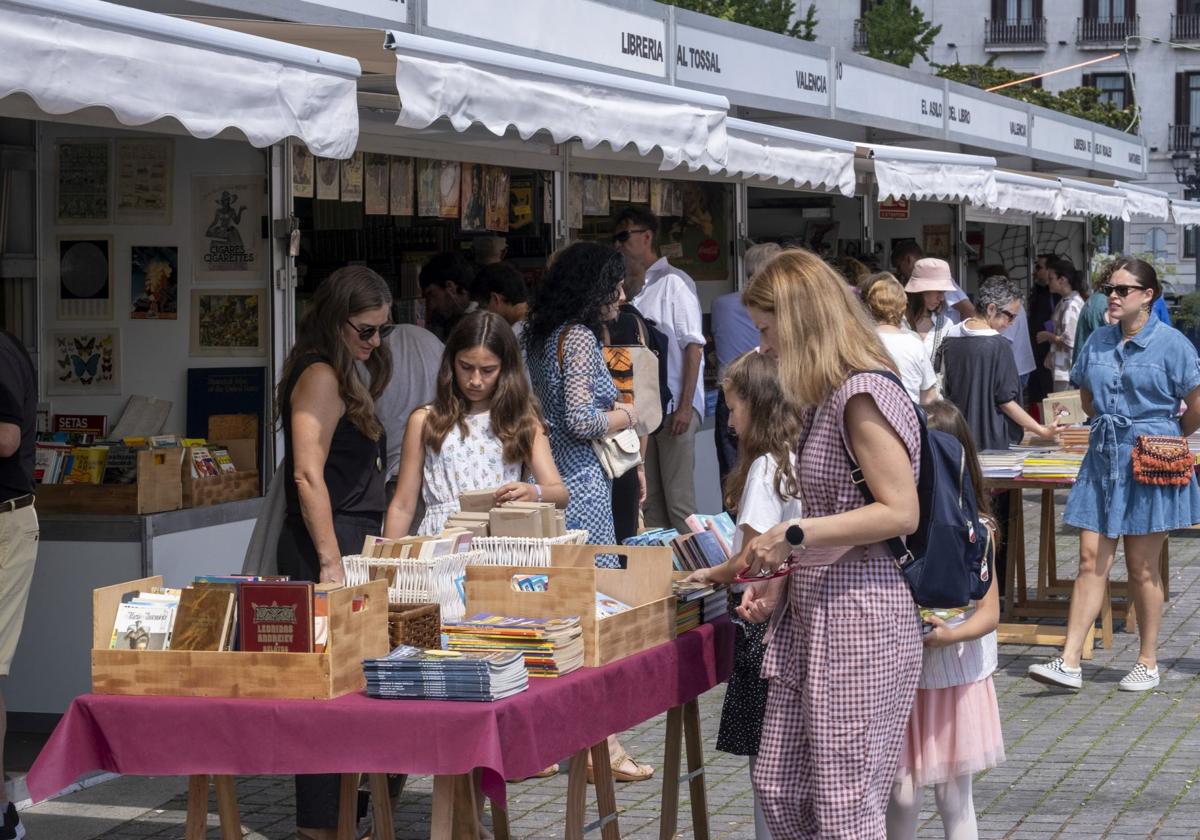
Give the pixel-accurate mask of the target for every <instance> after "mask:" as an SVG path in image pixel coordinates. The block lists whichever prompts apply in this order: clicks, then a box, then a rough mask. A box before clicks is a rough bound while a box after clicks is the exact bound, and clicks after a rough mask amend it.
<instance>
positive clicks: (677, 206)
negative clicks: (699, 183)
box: [667, 181, 684, 216]
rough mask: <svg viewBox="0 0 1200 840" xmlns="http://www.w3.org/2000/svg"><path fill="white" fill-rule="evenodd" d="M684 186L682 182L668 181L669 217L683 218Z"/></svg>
mask: <svg viewBox="0 0 1200 840" xmlns="http://www.w3.org/2000/svg"><path fill="white" fill-rule="evenodd" d="M683 193H684V185H683V183H682V182H680V181H667V196H668V198H667V215H668V216H682V215H683V213H684V207H683Z"/></svg>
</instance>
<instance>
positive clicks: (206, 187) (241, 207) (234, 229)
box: [192, 175, 267, 283]
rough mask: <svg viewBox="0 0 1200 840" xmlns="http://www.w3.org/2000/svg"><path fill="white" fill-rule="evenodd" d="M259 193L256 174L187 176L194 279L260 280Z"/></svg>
mask: <svg viewBox="0 0 1200 840" xmlns="http://www.w3.org/2000/svg"><path fill="white" fill-rule="evenodd" d="M265 194H266V185H265V182H264V180H263V178H262V177H260V176H255V175H194V176H192V241H193V246H192V253H193V257H192V259H193V260H194V263H193V266H192V278H193V279H194V280H198V281H203V280H219V281H221V282H225V283H230V282H242V283H255V282H259V281H261V280H262V279H263V277H264V273H265V272H266V268H267V241H266V240H265V239H263V230H262V229H263V213H264V211H263V199H264V196H265Z"/></svg>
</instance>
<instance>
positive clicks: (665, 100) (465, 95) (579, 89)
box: [385, 32, 729, 170]
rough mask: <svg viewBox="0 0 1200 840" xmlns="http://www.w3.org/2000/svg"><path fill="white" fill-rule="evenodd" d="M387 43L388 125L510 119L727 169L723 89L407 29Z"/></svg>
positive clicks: (524, 134) (460, 125) (496, 123)
mask: <svg viewBox="0 0 1200 840" xmlns="http://www.w3.org/2000/svg"><path fill="white" fill-rule="evenodd" d="M385 45H386V46H387V47H388V48H389V49H392V50H394V51H395V53H396V90H397V92H398V93H399V94H400V118H399V119H398V120H396V124H397V125H400V126H403V127H405V128H414V129H421V128H426V127H428V126H429V125H431V124H432V123H434V122H435V121H436V120H438V119H439V118H440V117H446V118H447V119H448V120H449V121H450V124H451V125H452V126H454V128H455V130H457V131H465V130H466V128H467V127H468V126H470V125H472V124H474V123H479V124H480V125H483V126H484V127H486V128H487V129H488V130H489V131H490V132H492V133H493V134H495V135H497V136H503V134H504V133H505V131H506V130H507V129H508V127H509V126H512V127H514V128H515V129H516V130H517V133H518V134H520V136H521V138H522V139H525V140H528V139H529V138H530V137H531V136H533V134H534V133H536V132H538V131H546V132H549V134H550V136H551V137H552V138H554V142H556V143H562V142H565V141H567V140H570V139H578V140H579V141H580V142H581V143H582V144H583V147H584V148H585V149H592V148H595V147H596V146H598V145H599V144H600V143H608V144H609V145H610V146H612V148H613V149H616V150H620V149H623V148H624V147H625V146H628V145H630V144H633V145H634V146H636V147H637V150H638V152H639V153H640V154H642V155H647V154H649V153H650V152H651V150H653V149H654V148H655V147H657V148H658V149H660V150H661V151H662V156H663V160H662V168H663V169H674V168H675V167H677V166H679V165H680V164H686V165H687V167H688V168H689V169H691V170H696V169H700V168H701V167H706V168H709V169H721V168H723V167H724V166H725V161H726V154H727V141H726V134H725V112H726V111H728V110H729V100H727V99H726V98H725V97H723V96H716V95H713V94H709V93H701V92H699V91H692V90H687V89H685V88H678V87H674V86H672V85H666V84H662V83H660V82H649V81H644V80H642V79H632V78H629V77H626V76H618V75H615V74H612V73H601V72H597V71H595V70H586V69H583V68H580V67H571V66H569V65H565V64H555V63H554V62H550V61H542V60H539V59H535V58H526V57H524V56H518V55H509V54H507V53H502V52H497V51H495V50H488V49H483V48H481V47H473V46H470V45H467V44H457V43H453V42H450V41H441V40H437V39H434V38H427V37H423V36H421V35H411V34H409V33H407V32H389V33H388V35H387V41H386V44H385Z"/></svg>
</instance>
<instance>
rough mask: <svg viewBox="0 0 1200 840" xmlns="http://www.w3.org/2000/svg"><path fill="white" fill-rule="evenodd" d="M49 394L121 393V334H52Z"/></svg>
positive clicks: (111, 331)
mask: <svg viewBox="0 0 1200 840" xmlns="http://www.w3.org/2000/svg"><path fill="white" fill-rule="evenodd" d="M49 339H50V346H49V347H48V348H47V353H48V355H49V357H50V369H49V371H48V372H47V374H46V377H47V382H46V393H47V394H52V395H57V396H63V395H68V394H71V395H74V394H119V393H121V331H120V330H118V329H115V328H112V329H109V328H105V329H99V330H88V329H82V330H54V331H52V332H51V333H50V336H49Z"/></svg>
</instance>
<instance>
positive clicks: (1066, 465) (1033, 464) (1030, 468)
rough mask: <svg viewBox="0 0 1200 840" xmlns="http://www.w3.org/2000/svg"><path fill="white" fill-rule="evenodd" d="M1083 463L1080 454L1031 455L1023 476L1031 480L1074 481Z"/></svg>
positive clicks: (1022, 471)
mask: <svg viewBox="0 0 1200 840" xmlns="http://www.w3.org/2000/svg"><path fill="white" fill-rule="evenodd" d="M1082 463H1083V453H1080V452H1064V451H1057V452H1043V453H1037V454H1033V455H1029V456H1027V457H1026V458H1025V463H1024V464H1023V465H1022V467H1021V475H1022V476H1023V477H1024V478H1029V479H1042V480H1058V481H1063V480H1066V481H1074V480H1075V479H1076V477H1078V475H1079V467H1080V465H1081V464H1082Z"/></svg>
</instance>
